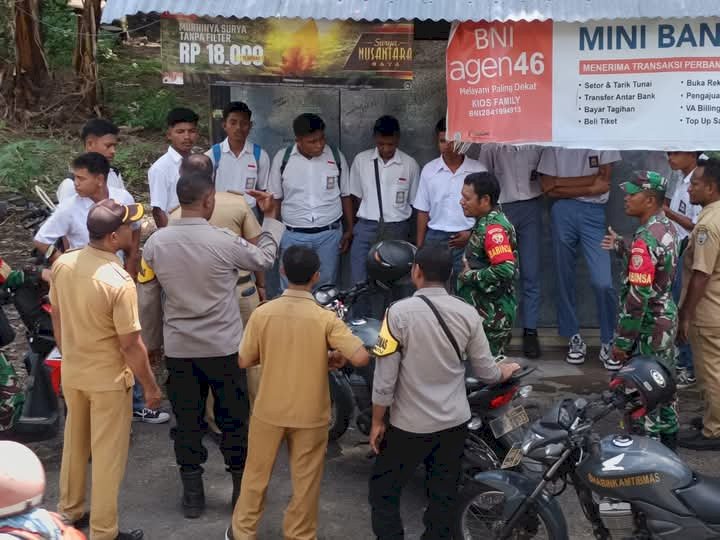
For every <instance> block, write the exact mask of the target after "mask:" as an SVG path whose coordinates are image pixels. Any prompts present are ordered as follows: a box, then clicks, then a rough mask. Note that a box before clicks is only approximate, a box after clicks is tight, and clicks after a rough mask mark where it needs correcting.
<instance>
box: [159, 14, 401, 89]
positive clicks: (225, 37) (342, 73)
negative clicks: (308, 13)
mask: <svg viewBox="0 0 720 540" xmlns="http://www.w3.org/2000/svg"><path fill="white" fill-rule="evenodd" d="M413 28H414V27H413V24H412V23H370V22H362V21H328V20H312V19H280V18H277V19H252V20H251V19H224V18H220V17H197V16H181V15H165V16H164V17H163V19H162V24H161V36H162V65H163V80H164V82H165V83H167V84H183V83H184V79H185V77H184V75H185V74H186V73H203V74H208V75H211V76H212V77H213V78H214V79H215V80H226V81H241V82H250V83H252V82H255V83H280V84H314V85H323V86H334V85H339V86H351V87H371V88H372V87H377V88H398V89H403V88H409V87H410V86H411V85H412V79H413V71H412V69H413V68H412V66H413V33H414V31H413Z"/></svg>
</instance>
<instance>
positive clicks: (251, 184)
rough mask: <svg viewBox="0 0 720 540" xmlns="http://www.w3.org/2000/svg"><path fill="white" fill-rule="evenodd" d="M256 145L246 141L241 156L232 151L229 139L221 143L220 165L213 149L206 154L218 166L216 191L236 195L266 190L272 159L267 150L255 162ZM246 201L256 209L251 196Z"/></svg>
mask: <svg viewBox="0 0 720 540" xmlns="http://www.w3.org/2000/svg"><path fill="white" fill-rule="evenodd" d="M253 147H254V145H253V143H251V142H250V141H245V147H244V148H243V149H242V151H241V152H240V154H239V155H237V156H236V155H235V154H233V152H232V150H230V143H229V142H228V140H227V137H226V138H225V140H224V141H223V142H221V143H220V164H219V165H217V164H216V163H215V154H214V153H213V150H212V148H211V149H210V150H208V151H207V152H205V155H206V156H208V157H209V158H210V159H211V160H212V162H213V165H217V169H216V170H215V190H216V191H234V192H235V193H243V192H245V191H247V190H248V189H259V190H262V191H264V190H266V189H267V184H268V177H269V176H270V157H269V156H268V154H267V152H266V151H265V150H262V149H261V150H260V160H259V162H256V161H255V152H254V148H253ZM245 201H246V202H247V203H248V204H249V205H250V206H251V207H253V208H254V207H255V205H256V204H257V201H255V198H254V197H251V196H250V195H245Z"/></svg>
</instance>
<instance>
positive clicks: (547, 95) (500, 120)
mask: <svg viewBox="0 0 720 540" xmlns="http://www.w3.org/2000/svg"><path fill="white" fill-rule="evenodd" d="M446 72H447V73H446V77H447V88H448V130H449V132H450V136H451V137H455V138H459V139H461V140H463V141H472V142H484V141H497V142H509V143H540V144H552V145H557V146H567V147H575V148H579V147H582V148H597V149H602V148H618V149H655V150H672V149H687V150H695V149H704V148H720V19H718V18H709V19H688V20H660V19H638V20H628V21H603V22H593V23H553V22H551V21H544V22H539V21H533V22H508V23H499V22H493V23H486V22H479V23H473V22H468V23H460V24H458V25H456V26H455V27H454V29H453V32H452V34H451V37H450V41H449V43H448V48H447V66H446Z"/></svg>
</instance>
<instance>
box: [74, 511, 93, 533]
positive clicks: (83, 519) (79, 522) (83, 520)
mask: <svg viewBox="0 0 720 540" xmlns="http://www.w3.org/2000/svg"><path fill="white" fill-rule="evenodd" d="M72 526H73V527H75V528H76V529H87V528H88V527H89V526H90V512H85V513H84V514H83V515H82V516H80V517H79V518H78V519H76V520H75V521H73V522H72Z"/></svg>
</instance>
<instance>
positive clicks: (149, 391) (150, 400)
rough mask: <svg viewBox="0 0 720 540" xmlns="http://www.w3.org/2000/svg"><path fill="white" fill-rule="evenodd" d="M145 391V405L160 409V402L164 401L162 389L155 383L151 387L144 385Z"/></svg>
mask: <svg viewBox="0 0 720 540" xmlns="http://www.w3.org/2000/svg"><path fill="white" fill-rule="evenodd" d="M143 390H144V393H145V406H146V407H147V408H148V409H159V408H160V403H161V402H162V390H160V387H159V386H158V385H157V384H154V385H153V386H152V387H151V388H145V387H143Z"/></svg>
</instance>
